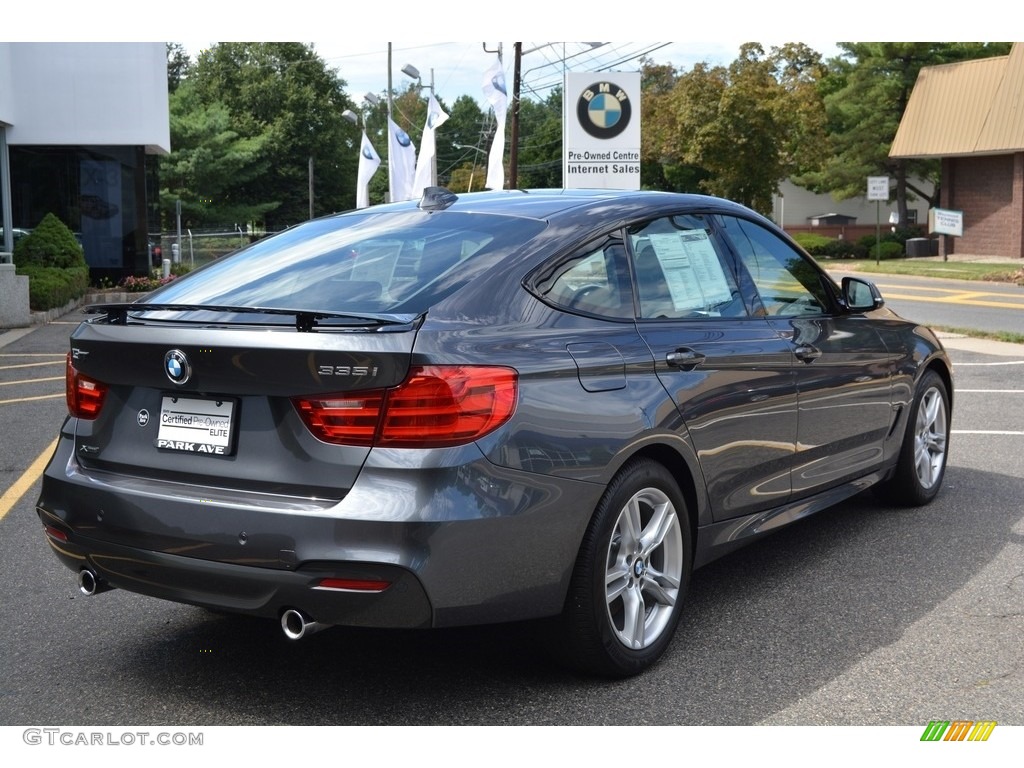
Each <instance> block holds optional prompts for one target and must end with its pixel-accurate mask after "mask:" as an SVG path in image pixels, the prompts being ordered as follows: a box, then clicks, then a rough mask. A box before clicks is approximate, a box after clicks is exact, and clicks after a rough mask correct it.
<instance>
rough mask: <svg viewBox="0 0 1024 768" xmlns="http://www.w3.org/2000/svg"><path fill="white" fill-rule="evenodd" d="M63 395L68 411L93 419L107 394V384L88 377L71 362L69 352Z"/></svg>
mask: <svg viewBox="0 0 1024 768" xmlns="http://www.w3.org/2000/svg"><path fill="white" fill-rule="evenodd" d="M64 384H65V395H66V398H67V402H68V413H70V414H71V415H72V416H77V417H78V418H80V419H88V420H92V419H95V418H96V417H97V416H99V415H100V410H101V409H102V408H103V400H104V399H105V398H106V396H107V385H106V384H104V383H103V382H101V381H96V379H92V378H89V377H88V376H86V375H85V374H83V373H81V372H80V371H79V370H78V369H77V368H75V366H73V365H72V364H71V353H70V352H69V353H68V356H67V365H66V366H65V377H64Z"/></svg>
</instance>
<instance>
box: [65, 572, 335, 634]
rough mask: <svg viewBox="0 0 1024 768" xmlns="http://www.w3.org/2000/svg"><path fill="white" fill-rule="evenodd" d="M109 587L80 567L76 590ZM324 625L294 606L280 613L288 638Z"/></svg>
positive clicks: (88, 592)
mask: <svg viewBox="0 0 1024 768" xmlns="http://www.w3.org/2000/svg"><path fill="white" fill-rule="evenodd" d="M110 589H113V587H112V586H110V585H109V584H108V583H107V582H106V581H104V580H103V579H101V578H100V577H99V576H98V575H97V574H96V573H95V571H91V570H89V569H88V568H82V569H81V570H80V571H79V572H78V590H79V591H80V592H81V593H82V594H83V595H85V596H86V597H92V596H93V595H98V594H99V593H100V592H106V591H107V590H110ZM324 626H325V625H324V624H321V623H319V622H317V621H313V619H311V618H310V617H309V616H307V615H306V614H305V613H303V612H302V611H300V610H297V609H295V608H288V609H287V610H285V612H284V613H282V614H281V629H282V630H283V631H284V636H285V637H287V638H288V639H289V640H301V639H302V638H304V637H306V636H307V635H312V634H313V633H314V632H319V631H320V630H321V629H323V628H324Z"/></svg>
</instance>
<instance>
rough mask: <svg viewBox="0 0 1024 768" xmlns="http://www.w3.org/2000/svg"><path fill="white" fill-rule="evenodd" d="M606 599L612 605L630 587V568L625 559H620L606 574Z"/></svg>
mask: <svg viewBox="0 0 1024 768" xmlns="http://www.w3.org/2000/svg"><path fill="white" fill-rule="evenodd" d="M604 583H605V597H606V599H607V601H608V604H609V605H611V603H613V602H614V601H616V600H618V599H619V597H620V596H621V595H622V592H623V590H625V589H626V588H627V587H628V586H629V566H628V565H627V563H626V561H625V558H622V559H619V560H617V561H616V562H615V564H614V565H612V566H611V567H610V568H609V569H608V572H607V573H606V574H605V579H604Z"/></svg>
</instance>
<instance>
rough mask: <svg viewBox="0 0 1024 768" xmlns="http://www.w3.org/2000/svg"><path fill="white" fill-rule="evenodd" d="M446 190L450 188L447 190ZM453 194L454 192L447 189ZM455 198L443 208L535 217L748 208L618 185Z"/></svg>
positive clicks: (388, 208) (399, 206) (387, 208)
mask: <svg viewBox="0 0 1024 768" xmlns="http://www.w3.org/2000/svg"><path fill="white" fill-rule="evenodd" d="M444 192H445V193H447V190H444ZM447 194H451V193H447ZM453 197H454V201H453V202H451V203H450V204H448V205H446V206H444V207H443V210H448V211H460V212H465V213H490V214H499V215H511V216H524V217H529V218H536V219H550V218H552V217H555V216H558V215H559V214H562V213H567V212H570V211H574V210H579V209H583V208H594V207H595V206H601V205H602V204H605V203H613V204H614V205H615V206H616V207H617V210H618V212H620V213H625V212H626V211H633V212H635V211H636V210H642V209H644V208H650V209H651V210H652V213H654V212H656V211H658V210H661V209H663V208H665V207H678V206H682V205H687V206H694V207H700V208H704V209H716V210H731V211H741V210H742V211H746V212H747V213H749V211H748V210H747V209H745V208H743V207H742V206H740V205H738V204H736V203H733V202H731V201H728V200H723V199H721V198H716V197H709V196H705V195H692V194H681V193H675V192H659V191H654V190H618V189H527V190H519V189H514V190H492V191H486V192H469V193H456V194H454V195H453ZM419 205H420V201H418V200H410V201H406V202H400V203H388V204H384V205H376V206H373V207H371V208H364V209H362V210H361V211H360V212H361V213H387V212H392V211H401V210H413V209H415V208H417V207H419Z"/></svg>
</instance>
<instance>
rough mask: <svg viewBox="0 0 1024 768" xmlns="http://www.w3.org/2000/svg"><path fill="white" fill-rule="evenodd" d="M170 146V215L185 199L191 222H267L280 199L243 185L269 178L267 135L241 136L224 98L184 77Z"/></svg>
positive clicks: (163, 162)
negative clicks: (202, 91)
mask: <svg viewBox="0 0 1024 768" xmlns="http://www.w3.org/2000/svg"><path fill="white" fill-rule="evenodd" d="M169 107H170V121H171V126H170V128H171V146H172V147H174V151H173V152H172V153H171V154H170V155H167V156H165V157H162V158H160V187H161V188H160V207H161V210H163V211H164V213H165V215H166V216H167V217H168V218H170V217H171V216H172V215H173V214H174V212H175V208H176V203H177V201H178V200H180V201H181V207H182V217H183V223H184V224H185V226H187V227H210V226H220V225H224V224H225V223H238V222H250V221H262V220H263V219H264V217H265V216H266V214H267V213H268V212H270V211H272V210H273V209H275V208H277V207H278V201H276V200H273V199H272V198H269V197H268V196H264V197H262V199H259V200H253V199H251V198H249V197H248V196H247V195H245V194H244V193H243V192H242V190H243V189H245V188H246V187H247V186H248V185H249V184H251V183H252V182H254V181H255V180H257V179H260V178H263V177H265V175H266V174H267V171H268V160H267V159H266V157H265V153H264V147H265V146H266V143H267V141H268V139H269V137H268V135H266V134H261V135H259V136H252V137H248V138H246V137H242V136H239V134H238V132H237V131H235V130H232V128H231V114H230V112H229V110H228V108H227V106H225V105H224V104H222V103H221V102H219V101H214V102H208V103H204V102H203V101H202V100H201V99H200V98H199V96H198V94H197V93H196V87H195V83H194V82H193V81H192V80H184V81H183V82H182V83H181V84H180V86H179V87H178V88H177V89H176V90H175V91H174V93H172V94H171V96H170V103H169Z"/></svg>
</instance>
